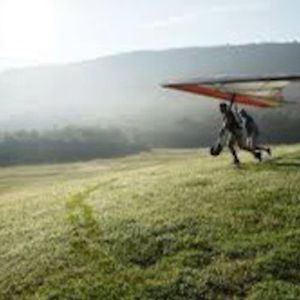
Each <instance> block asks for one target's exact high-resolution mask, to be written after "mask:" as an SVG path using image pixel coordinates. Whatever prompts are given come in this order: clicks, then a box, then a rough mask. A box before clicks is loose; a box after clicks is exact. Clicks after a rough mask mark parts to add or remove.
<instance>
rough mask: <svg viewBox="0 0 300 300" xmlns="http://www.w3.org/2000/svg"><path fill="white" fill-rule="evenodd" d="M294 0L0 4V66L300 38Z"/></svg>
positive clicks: (13, 0) (12, 0)
mask: <svg viewBox="0 0 300 300" xmlns="http://www.w3.org/2000/svg"><path fill="white" fill-rule="evenodd" d="M299 11H300V1H299V0H251V1H250V0H209V1H204V0H151V1H150V0H123V1H122V0H0V64H1V61H6V62H7V61H9V62H19V63H21V62H25V63H26V62H36V63H66V62H71V61H82V60H88V59H93V58H96V57H100V56H105V55H111V54H116V53H122V52H130V51H137V50H156V49H166V48H175V47H176V48H177V47H191V46H212V45H224V44H248V43H260V42H285V41H295V40H298V41H300V22H299V21H298V18H299Z"/></svg>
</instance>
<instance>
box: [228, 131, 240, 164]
mask: <svg viewBox="0 0 300 300" xmlns="http://www.w3.org/2000/svg"><path fill="white" fill-rule="evenodd" d="M235 145H236V137H235V136H234V135H233V134H232V135H231V137H230V140H229V143H228V148H229V150H230V152H231V154H232V156H233V163H234V164H235V165H239V164H240V160H239V158H238V156H237V153H236V150H235Z"/></svg>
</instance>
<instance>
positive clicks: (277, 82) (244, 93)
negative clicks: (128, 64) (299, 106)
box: [163, 75, 300, 107]
mask: <svg viewBox="0 0 300 300" xmlns="http://www.w3.org/2000/svg"><path fill="white" fill-rule="evenodd" d="M294 82H298V83H299V82H300V75H290V76H286V75H282V76H261V77H224V76H222V77H220V76H219V77H215V78H212V79H195V80H190V81H186V82H179V83H169V84H164V85H163V87H164V88H170V89H175V90H179V91H184V92H190V93H193V94H198V95H202V96H209V97H213V98H217V99H222V100H227V101H232V99H234V102H235V103H240V104H245V105H251V106H257V107H279V106H282V105H284V104H285V103H288V102H287V101H286V100H285V98H284V95H283V90H284V88H286V87H287V86H288V85H290V84H291V83H294Z"/></svg>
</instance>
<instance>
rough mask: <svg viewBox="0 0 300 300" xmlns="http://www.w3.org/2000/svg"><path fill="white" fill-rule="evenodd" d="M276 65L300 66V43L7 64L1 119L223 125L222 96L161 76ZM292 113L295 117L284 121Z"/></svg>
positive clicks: (35, 123)
mask: <svg viewBox="0 0 300 300" xmlns="http://www.w3.org/2000/svg"><path fill="white" fill-rule="evenodd" d="M278 73H280V74H300V44H298V43H287V44H275V43H274V44H257V45H256V44H254V45H244V46H222V47H206V48H184V49H171V50H165V51H141V52H133V53H126V54H120V55H115V56H109V57H103V58H99V59H95V60H91V61H86V62H81V63H76V64H68V65H55V66H44V67H31V68H24V69H21V70H12V71H6V72H4V73H2V74H0V99H1V103H2V107H1V112H0V126H1V127H2V129H4V130H11V129H20V128H50V127H53V126H63V125H67V124H76V125H82V124H88V125H90V124H101V125H112V124H113V125H114V126H122V127H124V128H127V127H130V128H131V127H134V128H139V129H143V130H148V131H151V132H155V131H156V132H159V131H167V132H173V131H174V130H175V127H176V128H184V129H185V131H184V132H187V131H188V128H194V129H197V130H198V131H199V130H200V131H201V130H202V131H203V130H206V131H208V130H209V129H210V128H211V130H212V131H213V132H215V131H216V128H217V127H218V126H219V116H218V112H217V102H215V101H211V100H208V99H204V98H203V99H201V97H197V96H193V95H188V94H184V93H179V92H174V91H168V90H164V89H162V88H161V86H160V85H161V83H163V82H167V81H171V80H178V79H186V78H193V77H201V76H205V77H207V76H214V75H217V74H218V75H219V74H228V75H261V74H278ZM288 96H289V97H290V98H293V99H295V98H297V97H299V96H300V91H299V90H298V89H293V90H290V91H288ZM255 112H256V113H257V115H258V117H259V119H260V123H261V124H262V125H263V126H264V127H268V125H269V124H270V123H269V120H271V121H272V122H273V123H272V124H282V122H285V123H289V122H291V124H290V126H295V124H296V123H295V122H296V121H297V120H298V119H299V117H298V116H299V112H300V110H299V107H298V106H293V107H290V108H285V109H282V110H273V111H271V110H268V111H264V112H258V111H255ZM288 118H289V120H291V121H289V122H286V121H287V119H288ZM297 124H298V123H297ZM280 126H281V127H282V125H278V127H279V128H280ZM272 128H274V126H273V125H272ZM266 133H267V136H270V135H271V133H272V131H271V129H268V128H266ZM294 135H295V134H294ZM294 135H293V136H294ZM296 138H297V136H296V137H295V139H296ZM275 140H276V139H275ZM299 140H300V135H299Z"/></svg>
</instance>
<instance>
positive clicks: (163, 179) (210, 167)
mask: <svg viewBox="0 0 300 300" xmlns="http://www.w3.org/2000/svg"><path fill="white" fill-rule="evenodd" d="M242 159H243V161H244V164H243V165H242V167H241V168H240V169H237V168H234V167H233V166H232V165H231V158H230V157H229V155H228V154H226V155H224V156H222V157H219V158H212V157H210V156H209V155H208V154H207V153H206V151H204V150H203V151H202V150H198V151H196V150H193V151H192V150H191V151H168V150H157V151H153V152H151V153H143V154H140V155H137V156H132V157H128V158H122V159H115V160H97V161H92V162H87V163H74V164H61V165H46V166H20V167H12V168H1V169H0V221H1V222H0V299H104V300H106V299H116V300H120V299H149V300H150V299H153V300H168V299H169V300H171V299H172V300H179V299H192V300H193V299H214V300H215V299H249V300H250V299H251V300H254V299H264V300H266V299H270V300H276V299H300V250H299V249H300V146H299V145H294V146H280V147H276V148H275V149H274V158H273V159H271V160H268V161H265V162H264V163H262V164H258V163H256V162H253V161H252V158H251V157H249V156H247V155H245V156H243V157H242Z"/></svg>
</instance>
